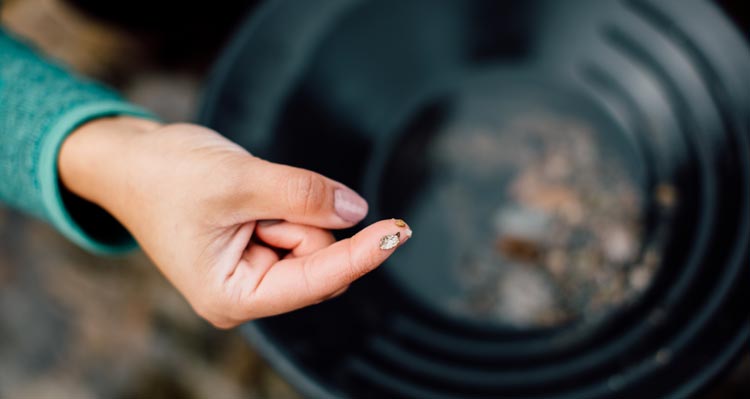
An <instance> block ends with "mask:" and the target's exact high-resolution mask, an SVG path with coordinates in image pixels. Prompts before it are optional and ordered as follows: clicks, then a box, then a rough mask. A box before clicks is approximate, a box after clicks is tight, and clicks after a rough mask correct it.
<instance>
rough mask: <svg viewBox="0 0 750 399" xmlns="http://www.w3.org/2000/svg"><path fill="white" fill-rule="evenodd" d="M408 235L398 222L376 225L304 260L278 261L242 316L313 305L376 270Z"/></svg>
mask: <svg viewBox="0 0 750 399" xmlns="http://www.w3.org/2000/svg"><path fill="white" fill-rule="evenodd" d="M411 234H412V233H411V230H410V229H409V227H408V226H407V225H406V224H405V223H403V221H400V220H395V219H388V220H382V221H379V222H376V223H373V224H372V225H370V226H368V227H366V228H364V229H363V230H362V231H360V232H358V233H357V234H355V235H354V236H352V237H351V238H347V239H345V240H341V241H338V242H336V243H334V244H333V245H331V246H329V247H326V248H323V249H321V250H319V251H317V252H314V253H312V254H310V255H307V256H303V257H298V258H290V259H284V260H281V261H279V262H277V263H276V264H275V265H274V266H273V267H271V268H270V269H268V271H267V272H266V274H265V275H264V276H263V277H262V281H261V283H260V284H258V286H257V287H256V289H255V291H254V292H253V294H252V295H251V296H250V297H249V298H248V312H250V315H251V316H252V317H264V316H270V315H274V314H279V313H284V312H289V311H292V310H295V309H299V308H301V307H304V306H308V305H312V304H316V303H319V302H321V301H323V300H325V299H327V298H329V297H331V296H333V295H334V294H335V293H336V292H338V291H341V290H342V289H344V288H345V287H347V286H348V285H349V284H351V283H352V282H353V281H354V280H356V279H358V278H360V277H362V276H363V275H365V274H367V273H369V272H370V271H372V270H374V269H375V268H377V267H378V266H380V264H382V263H383V262H384V261H385V260H386V259H388V257H389V256H391V255H392V254H393V253H394V251H395V250H396V248H398V247H399V246H400V245H401V244H403V243H404V241H406V240H407V239H409V238H410V237H411ZM257 309H263V311H264V314H256V313H255V312H254V311H253V310H257Z"/></svg>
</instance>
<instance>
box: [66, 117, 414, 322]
mask: <svg viewBox="0 0 750 399" xmlns="http://www.w3.org/2000/svg"><path fill="white" fill-rule="evenodd" d="M58 166H59V173H60V179H61V181H62V183H63V185H64V186H65V187H66V188H67V189H69V190H70V191H72V192H73V193H75V194H77V195H79V196H81V197H83V198H85V199H87V200H89V201H92V202H94V203H96V204H98V205H100V206H101V207H103V208H104V209H106V210H107V211H108V212H110V213H111V214H112V215H113V216H114V217H115V218H117V219H118V220H119V221H120V222H121V223H122V224H123V225H124V226H125V227H126V228H127V229H128V230H129V231H130V232H131V233H132V234H133V236H134V237H135V238H136V240H137V241H138V243H139V244H140V246H141V248H142V249H143V250H144V251H145V253H146V254H147V255H148V256H149V257H150V258H151V260H152V261H153V262H154V263H155V264H156V265H157V267H158V268H159V269H160V270H161V272H162V273H163V274H164V275H165V276H166V277H167V279H169V281H171V283H172V284H174V286H175V287H176V288H177V289H178V290H179V291H180V292H181V293H182V295H184V297H185V298H186V299H187V301H188V302H189V303H190V304H191V306H192V307H193V309H195V311H196V312H197V313H198V314H199V315H200V316H202V317H203V318H205V319H206V320H208V321H209V322H210V323H212V324H213V325H215V326H216V327H219V328H231V327H234V326H236V325H238V324H241V323H243V322H245V321H248V320H252V319H256V318H260V317H264V316H270V315H276V314H279V313H284V312H288V311H291V310H295V309H298V308H301V307H305V306H308V305H312V304H316V303H319V302H321V301H324V300H326V299H329V298H332V297H334V296H336V295H339V294H341V293H343V292H344V291H345V290H346V288H347V287H348V286H349V284H351V283H352V282H353V281H354V280H356V279H357V278H359V277H361V276H363V275H364V274H366V273H368V272H370V271H372V270H373V269H375V268H376V267H378V266H379V265H380V264H382V263H383V262H384V261H385V260H386V259H387V258H388V257H389V256H390V255H391V254H392V253H393V252H394V251H395V249H396V248H393V249H389V250H383V249H380V248H379V246H378V243H379V240H380V239H381V237H383V236H385V235H387V234H395V233H397V232H400V236H401V242H402V243H403V242H404V241H405V240H406V239H407V238H408V237H409V236H410V235H411V231H410V230H409V227H408V226H406V225H403V224H402V223H398V224H396V223H394V220H392V219H388V220H382V221H379V222H376V223H374V224H372V225H370V226H368V227H366V228H364V229H363V230H361V231H360V232H358V233H357V234H355V235H354V236H352V237H351V238H348V239H344V240H341V241H338V242H336V241H335V239H334V237H333V235H332V234H331V232H330V229H341V228H347V227H351V226H353V225H355V224H356V223H357V222H359V221H360V220H361V219H362V218H364V216H365V214H366V213H367V203H366V202H365V201H364V199H362V198H361V197H359V196H358V195H356V194H355V193H354V192H353V191H351V190H349V189H348V188H346V186H344V185H343V184H341V183H339V182H336V181H333V180H331V179H328V178H326V177H324V176H321V175H319V174H317V173H314V172H311V171H308V170H304V169H299V168H294V167H290V166H286V165H280V164H275V163H271V162H268V161H265V160H262V159H259V158H257V157H254V156H252V155H250V154H249V153H248V152H247V151H245V150H244V149H243V148H241V147H239V146H237V145H236V144H234V143H232V142H231V141H229V140H227V139H226V138H224V137H222V136H221V135H219V134H218V133H216V132H214V131H212V130H210V129H207V128H204V127H201V126H197V125H191V124H171V125H162V124H159V123H156V122H152V121H149V120H145V119H139V118H134V117H109V118H100V119H96V120H94V121H91V122H89V123H86V124H84V125H83V126H81V127H79V128H78V129H76V130H75V131H74V132H73V133H72V134H71V135H70V136H69V137H68V138H67V139H66V140H65V142H64V143H63V146H62V148H61V150H60V155H59V159H58ZM341 198H344V199H346V200H347V201H339V200H340V199H341ZM336 204H339V205H342V204H343V205H344V206H343V207H341V206H339V207H337V206H336ZM407 232H408V234H407ZM280 255H281V257H280Z"/></svg>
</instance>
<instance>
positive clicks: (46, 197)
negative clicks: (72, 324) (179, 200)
mask: <svg viewBox="0 0 750 399" xmlns="http://www.w3.org/2000/svg"><path fill="white" fill-rule="evenodd" d="M118 114H131V115H145V113H144V112H143V111H142V110H140V109H139V108H137V107H134V106H132V105H130V104H128V103H127V102H125V101H123V100H122V99H120V98H119V97H118V96H117V95H116V94H115V93H114V92H112V91H110V90H108V89H106V88H103V87H101V86H99V85H97V84H95V83H92V82H88V81H86V80H83V79H80V78H77V77H75V76H73V75H71V74H70V73H69V72H67V71H66V70H65V69H63V68H61V67H59V66H56V65H54V64H51V63H49V62H47V61H45V60H43V59H42V58H41V57H39V56H38V55H36V54H35V53H34V52H33V51H32V50H30V49H29V48H28V47H26V46H25V45H23V44H21V43H19V42H17V41H16V40H14V39H13V38H11V37H9V36H8V35H7V34H5V33H4V32H3V31H1V30H0V202H3V203H6V204H8V205H10V206H12V207H15V208H17V209H21V210H23V211H25V212H28V213H31V214H34V215H36V216H38V217H40V218H42V219H45V220H47V221H49V222H51V223H52V224H53V225H54V226H55V227H56V228H57V229H58V230H60V231H61V232H63V234H65V235H66V236H67V237H68V238H70V239H71V240H73V241H75V242H77V243H78V244H79V245H82V246H84V247H86V248H88V249H90V250H93V251H98V252H112V251H113V250H116V247H118V246H120V245H122V244H123V243H124V241H123V238H122V236H123V234H120V233H118V234H119V235H120V236H121V237H120V238H117V239H115V240H114V241H111V240H110V238H112V235H108V234H102V235H101V236H98V235H97V234H96V232H95V230H97V228H98V227H97V226H98V225H99V224H101V225H102V226H105V227H103V228H107V229H108V228H110V227H111V226H113V225H114V224H115V223H114V221H105V219H106V215H105V214H103V213H101V211H99V212H85V213H86V214H90V215H96V218H97V220H93V221H91V220H89V222H93V223H88V224H87V229H88V230H87V229H85V228H83V227H82V226H80V224H79V223H78V222H77V220H76V215H73V214H72V213H71V212H70V211H69V209H67V208H68V205H67V204H68V203H70V201H68V199H70V198H71V196H69V195H68V194H66V193H65V191H64V189H63V187H62V186H60V184H59V179H58V173H57V156H58V152H59V149H60V146H61V144H62V142H63V141H64V139H65V138H66V137H67V135H68V134H69V133H70V132H72V131H73V130H75V128H76V127H78V126H80V125H81V124H83V123H85V122H87V121H89V120H92V119H96V118H99V117H102V116H107V115H118ZM100 167H101V165H100ZM66 201H68V202H67V203H66ZM73 202H75V203H76V204H81V203H82V202H81V201H78V200H75V199H74V201H73ZM100 221H101V223H99V222H100ZM115 241H116V242H115Z"/></svg>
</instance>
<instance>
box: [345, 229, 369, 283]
mask: <svg viewBox="0 0 750 399" xmlns="http://www.w3.org/2000/svg"><path fill="white" fill-rule="evenodd" d="M344 270H345V275H344V277H345V279H346V281H348V282H352V281H354V280H356V279H358V278H360V277H362V276H364V275H365V273H366V271H365V270H364V268H362V267H360V266H359V264H358V263H357V262H356V257H355V256H354V240H353V239H349V240H348V241H347V242H346V267H345V268H344Z"/></svg>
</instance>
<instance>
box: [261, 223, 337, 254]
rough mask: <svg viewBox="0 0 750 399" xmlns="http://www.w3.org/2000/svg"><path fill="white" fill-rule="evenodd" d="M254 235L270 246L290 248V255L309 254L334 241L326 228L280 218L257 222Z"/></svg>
mask: <svg viewBox="0 0 750 399" xmlns="http://www.w3.org/2000/svg"><path fill="white" fill-rule="evenodd" d="M255 236H256V237H257V238H258V239H260V240H261V241H263V242H264V243H265V244H268V245H270V246H272V247H275V248H280V249H286V250H290V251H291V252H290V255H291V257H299V256H305V255H309V254H311V253H313V252H316V251H318V250H321V249H323V248H325V247H327V246H329V245H331V244H333V243H334V242H336V239H335V238H334V237H333V234H331V232H330V231H328V230H325V229H321V228H319V227H313V226H306V225H303V224H296V223H291V222H286V221H280V220H268V221H261V222H258V225H257V227H256V230H255Z"/></svg>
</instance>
